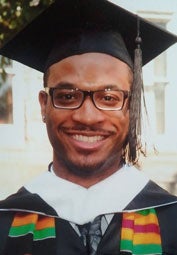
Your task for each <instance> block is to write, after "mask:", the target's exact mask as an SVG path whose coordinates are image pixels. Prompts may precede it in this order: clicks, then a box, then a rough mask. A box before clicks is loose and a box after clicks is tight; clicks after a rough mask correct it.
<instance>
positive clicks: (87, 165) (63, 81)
mask: <svg viewBox="0 0 177 255" xmlns="http://www.w3.org/2000/svg"><path fill="white" fill-rule="evenodd" d="M68 85H69V87H72V88H78V89H80V90H86V91H96V90H102V89H105V88H109V87H111V88H113V89H121V90H128V91H129V90H130V86H131V72H130V69H129V67H128V66H127V65H126V64H125V63H123V62H122V61H120V60H118V59H116V58H114V57H112V56H109V55H107V54H101V53H85V54H82V55H75V56H71V57H68V58H66V59H64V60H62V61H60V62H58V63H56V64H53V65H52V66H51V67H50V69H49V75H48V78H47V86H48V87H54V88H55V87H62V88H65V86H66V88H68ZM39 100H40V103H41V109H42V114H43V115H45V116H46V126H47V131H48V136H49V139H50V142H51V144H52V146H53V151H54V159H53V162H54V165H55V166H57V167H58V168H60V169H62V171H67V172H70V173H72V174H75V175H78V176H82V175H83V176H84V175H85V176H88V175H94V174H96V173H100V174H102V173H105V172H109V171H115V170H117V169H118V168H119V164H120V159H121V155H122V147H123V144H124V142H125V139H126V137H127V133H128V128H129V109H128V100H127V99H126V100H125V104H124V107H123V109H122V110H120V111H117V110H116V111H105V110H99V109H97V108H96V107H95V106H94V104H93V102H92V100H91V98H90V97H89V96H88V97H86V98H85V101H84V103H83V104H82V106H81V107H80V108H79V109H73V110H68V109H67V110H66V109H56V108H54V107H53V105H52V101H51V97H50V96H47V95H46V94H45V93H44V92H40V95H39Z"/></svg>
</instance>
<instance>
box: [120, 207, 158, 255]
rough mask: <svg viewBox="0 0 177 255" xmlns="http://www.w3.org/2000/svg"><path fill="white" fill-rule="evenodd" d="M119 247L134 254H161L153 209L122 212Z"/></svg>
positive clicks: (156, 221)
mask: <svg viewBox="0 0 177 255" xmlns="http://www.w3.org/2000/svg"><path fill="white" fill-rule="evenodd" d="M120 248H121V249H120V250H121V251H122V252H125V253H126V252H127V253H128V254H134V255H142V254H143V255H150V254H151V255H152V254H162V246H161V237H160V229H159V224H158V219H157V215H156V211H155V209H152V208H151V209H147V210H141V211H136V212H130V213H123V221H122V229H121V244H120Z"/></svg>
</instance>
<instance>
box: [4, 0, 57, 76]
mask: <svg viewBox="0 0 177 255" xmlns="http://www.w3.org/2000/svg"><path fill="white" fill-rule="evenodd" d="M52 2H53V0H17V1H15V0H0V47H2V45H3V44H4V43H5V42H6V41H7V40H8V39H9V38H10V37H12V35H13V34H15V33H17V32H18V31H19V30H20V29H21V28H22V27H24V26H25V25H26V24H27V23H29V22H30V21H31V20H32V19H33V18H34V17H35V16H37V15H38V14H39V13H40V12H41V11H42V10H44V9H45V8H47V6H49V5H50V4H51V3H52ZM10 62H11V60H9V59H7V58H5V57H2V56H1V57H0V74H1V79H2V80H5V78H6V72H5V67H6V66H7V65H9V64H10Z"/></svg>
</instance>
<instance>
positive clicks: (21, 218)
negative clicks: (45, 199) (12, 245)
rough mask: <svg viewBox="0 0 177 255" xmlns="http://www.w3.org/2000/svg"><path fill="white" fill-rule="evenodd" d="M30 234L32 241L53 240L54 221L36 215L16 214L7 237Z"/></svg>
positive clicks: (50, 218)
mask: <svg viewBox="0 0 177 255" xmlns="http://www.w3.org/2000/svg"><path fill="white" fill-rule="evenodd" d="M28 234H32V236H33V241H40V240H44V239H47V238H55V236H56V235H55V219H54V218H52V217H48V216H41V215H39V214H36V213H24V212H23V213H16V215H15V217H14V219H13V222H12V225H11V228H10V231H9V237H12V238H13V237H20V236H25V235H28Z"/></svg>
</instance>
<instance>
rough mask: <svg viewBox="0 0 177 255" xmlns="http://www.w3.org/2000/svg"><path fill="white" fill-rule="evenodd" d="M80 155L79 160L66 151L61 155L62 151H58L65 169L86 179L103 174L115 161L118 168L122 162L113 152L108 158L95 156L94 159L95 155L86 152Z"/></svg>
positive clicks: (58, 157) (59, 158) (61, 164)
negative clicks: (101, 158) (100, 158)
mask: <svg viewBox="0 0 177 255" xmlns="http://www.w3.org/2000/svg"><path fill="white" fill-rule="evenodd" d="M56 156H57V155H56ZM79 157H80V159H79V160H78V158H77V160H74V159H72V158H71V157H69V156H68V155H67V154H65V153H64V154H63V155H61V151H60V153H58V156H57V159H58V160H59V162H60V166H61V168H62V166H63V167H64V169H67V172H68V173H71V174H72V175H75V176H78V177H81V178H85V179H86V178H89V177H94V176H101V175H103V174H104V173H105V172H107V170H109V169H110V168H111V167H112V165H113V162H114V165H115V162H117V169H118V167H119V166H120V163H121V162H122V160H120V157H119V156H118V155H117V154H116V155H115V154H112V155H110V156H109V157H108V158H107V159H105V158H104V159H103V160H99V159H98V160H95V158H94V159H93V155H90V154H86V153H85V154H83V153H82V155H80V156H79Z"/></svg>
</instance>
